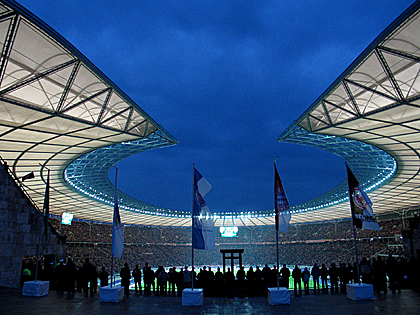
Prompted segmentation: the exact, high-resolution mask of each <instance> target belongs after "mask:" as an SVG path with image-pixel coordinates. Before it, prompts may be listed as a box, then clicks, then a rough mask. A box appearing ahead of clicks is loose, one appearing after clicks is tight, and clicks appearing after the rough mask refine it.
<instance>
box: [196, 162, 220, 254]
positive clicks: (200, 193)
mask: <svg viewBox="0 0 420 315" xmlns="http://www.w3.org/2000/svg"><path fill="white" fill-rule="evenodd" d="M210 190H211V185H210V183H209V182H208V181H207V180H206V179H205V178H204V177H203V176H201V174H200V173H199V172H198V171H197V170H196V169H195V167H194V192H193V194H194V196H193V213H192V217H193V219H192V224H193V226H192V246H193V248H195V249H204V250H214V249H215V248H216V246H215V241H214V219H213V214H212V212H211V211H210V209H209V207H208V206H207V204H206V202H205V201H204V199H203V197H204V196H205V195H206V194H207V193H208V192H209V191H210Z"/></svg>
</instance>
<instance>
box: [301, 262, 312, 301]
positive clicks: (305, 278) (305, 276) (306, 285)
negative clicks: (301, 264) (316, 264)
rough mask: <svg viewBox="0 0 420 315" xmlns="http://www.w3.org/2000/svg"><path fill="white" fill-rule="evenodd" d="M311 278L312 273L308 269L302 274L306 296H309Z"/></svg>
mask: <svg viewBox="0 0 420 315" xmlns="http://www.w3.org/2000/svg"><path fill="white" fill-rule="evenodd" d="M310 277H311V273H310V272H309V270H308V267H305V269H304V270H303V272H302V281H303V289H304V290H305V295H308V294H309V278H310Z"/></svg>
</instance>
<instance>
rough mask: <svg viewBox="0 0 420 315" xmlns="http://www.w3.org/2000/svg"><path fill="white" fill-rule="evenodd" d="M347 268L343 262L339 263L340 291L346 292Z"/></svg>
mask: <svg viewBox="0 0 420 315" xmlns="http://www.w3.org/2000/svg"><path fill="white" fill-rule="evenodd" d="M349 277H350V276H349V270H348V268H347V267H346V264H345V263H341V264H340V291H341V293H345V294H346V293H347V284H348V283H349Z"/></svg>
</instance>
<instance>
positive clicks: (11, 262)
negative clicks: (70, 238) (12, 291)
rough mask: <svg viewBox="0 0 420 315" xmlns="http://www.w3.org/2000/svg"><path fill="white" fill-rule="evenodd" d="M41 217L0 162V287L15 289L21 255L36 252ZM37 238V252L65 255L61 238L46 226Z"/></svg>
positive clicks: (59, 256)
mask: <svg viewBox="0 0 420 315" xmlns="http://www.w3.org/2000/svg"><path fill="white" fill-rule="evenodd" d="M42 220H43V216H42V214H41V213H39V212H38V210H37V209H36V208H35V207H34V206H33V205H32V203H31V202H30V201H29V200H28V199H27V198H26V196H25V194H24V193H23V192H22V190H21V189H20V188H19V186H18V185H17V184H16V183H15V181H14V180H13V178H12V177H11V176H10V174H9V173H8V171H7V166H6V165H3V164H2V163H1V162H0V287H10V288H19V286H20V276H21V268H22V257H23V256H25V255H37V253H38V243H39V233H40V229H41V225H42ZM49 231H50V232H49V237H48V240H46V239H45V235H44V233H43V234H42V239H41V244H42V245H41V255H57V257H58V258H59V259H61V258H64V257H65V252H66V248H65V244H63V239H62V238H59V236H58V234H57V233H56V232H55V231H54V230H53V229H52V228H51V227H50V229H49Z"/></svg>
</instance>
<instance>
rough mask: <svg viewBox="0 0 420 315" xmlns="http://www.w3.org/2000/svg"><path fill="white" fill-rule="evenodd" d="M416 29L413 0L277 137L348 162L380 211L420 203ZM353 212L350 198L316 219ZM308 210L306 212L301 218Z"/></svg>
mask: <svg viewBox="0 0 420 315" xmlns="http://www.w3.org/2000/svg"><path fill="white" fill-rule="evenodd" d="M419 31H420V11H419V2H416V3H414V4H413V5H412V6H411V7H410V8H408V9H407V10H406V11H405V12H404V13H403V14H402V15H401V16H400V17H399V18H398V19H397V20H396V21H394V22H393V23H392V24H391V25H390V26H389V27H388V28H387V29H385V30H384V31H383V32H382V33H381V34H380V35H379V36H378V37H377V38H376V39H375V40H374V42H373V43H372V44H371V45H370V46H369V47H368V48H367V49H366V50H365V51H364V52H363V53H362V54H361V55H360V56H359V57H358V58H357V59H356V60H355V61H354V62H353V63H352V64H351V65H350V66H349V67H348V68H347V70H346V71H345V72H344V73H343V74H342V75H341V76H340V77H339V78H338V79H337V80H336V81H335V82H334V83H333V84H332V85H331V86H330V87H329V88H328V89H327V90H326V91H325V92H324V93H323V94H322V95H321V96H320V97H319V98H318V99H317V100H316V101H315V102H314V103H313V104H312V106H311V107H310V108H309V109H308V110H307V111H306V112H305V113H304V114H303V115H302V116H301V117H300V118H299V119H298V120H296V121H295V122H294V123H293V124H292V125H290V126H289V127H288V128H287V129H286V130H285V131H284V132H283V133H282V134H281V135H280V136H279V138H278V140H279V141H280V142H289V143H299V144H303V145H309V146H314V147H320V148H322V149H325V150H328V151H331V152H333V153H335V154H337V155H339V156H342V157H343V158H344V159H345V160H349V164H350V165H351V167H352V169H353V171H354V173H355V174H356V177H358V179H359V182H360V184H362V186H363V187H364V188H365V189H366V190H369V197H370V199H371V200H372V202H373V204H374V211H375V213H376V214H384V213H389V212H394V211H402V210H408V209H413V208H418V206H419V204H420V176H419V171H420V38H419V36H418V34H419ZM374 151H376V153H373V152H374ZM372 153H373V154H372ZM341 186H342V188H341V190H339V191H338V190H333V191H331V192H329V193H326V194H325V195H323V196H321V197H319V198H317V200H313V201H311V202H312V203H313V204H318V205H319V204H322V202H324V204H325V203H326V201H327V200H328V199H329V200H330V201H333V200H338V199H340V198H341V200H343V199H344V198H345V197H346V195H347V194H348V193H347V190H346V188H347V187H346V185H345V183H344V184H342V185H341ZM340 194H341V195H340ZM338 195H340V196H338ZM315 201H316V202H315ZM349 211H350V210H349V203H348V197H347V201H346V202H340V203H337V204H335V205H333V206H330V207H323V208H321V209H319V210H317V211H316V212H314V213H313V216H316V217H318V218H320V219H321V218H324V219H327V218H335V219H340V218H347V217H348V216H349ZM307 214H308V213H305V212H301V213H300V215H301V217H300V218H299V221H300V222H301V221H304V216H306V215H307ZM295 218H296V215H295ZM296 219H298V218H296Z"/></svg>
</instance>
